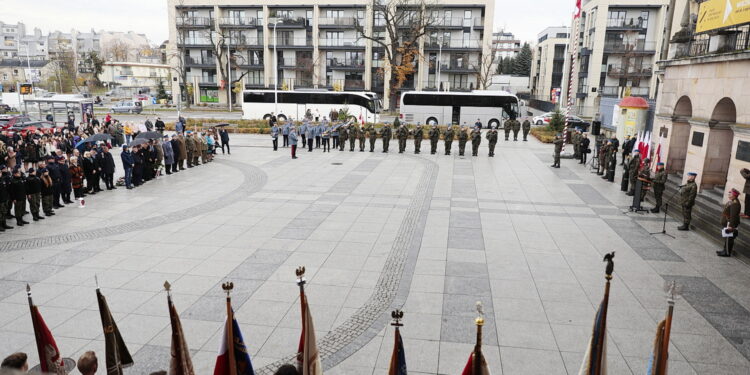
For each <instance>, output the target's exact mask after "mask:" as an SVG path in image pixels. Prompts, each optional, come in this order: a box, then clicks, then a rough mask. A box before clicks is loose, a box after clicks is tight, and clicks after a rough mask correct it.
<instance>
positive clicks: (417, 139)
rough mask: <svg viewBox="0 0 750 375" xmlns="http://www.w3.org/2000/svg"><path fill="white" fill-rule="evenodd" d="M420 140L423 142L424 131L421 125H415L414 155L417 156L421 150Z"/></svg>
mask: <svg viewBox="0 0 750 375" xmlns="http://www.w3.org/2000/svg"><path fill="white" fill-rule="evenodd" d="M422 140H424V130H422V125H420V124H419V123H417V128H416V129H414V153H415V154H418V153H419V151H420V150H421V149H422Z"/></svg>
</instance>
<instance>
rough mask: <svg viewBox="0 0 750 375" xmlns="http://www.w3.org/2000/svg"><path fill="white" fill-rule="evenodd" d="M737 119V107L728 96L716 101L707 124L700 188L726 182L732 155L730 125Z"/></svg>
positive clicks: (712, 186)
mask: <svg viewBox="0 0 750 375" xmlns="http://www.w3.org/2000/svg"><path fill="white" fill-rule="evenodd" d="M736 121H737V107H735V105H734V101H732V99H730V98H723V99H721V100H719V102H718V103H716V106H715V107H714V110H713V113H712V114H711V120H710V121H709V122H708V126H709V128H710V129H711V130H710V134H709V137H708V144H707V146H706V159H705V161H704V163H703V178H702V179H701V188H714V187H718V188H722V189H723V188H724V186H725V185H726V182H727V172H728V171H729V161H730V159H731V157H732V139H733V138H734V132H733V131H732V128H731V125H733V124H734V123H735V122H736Z"/></svg>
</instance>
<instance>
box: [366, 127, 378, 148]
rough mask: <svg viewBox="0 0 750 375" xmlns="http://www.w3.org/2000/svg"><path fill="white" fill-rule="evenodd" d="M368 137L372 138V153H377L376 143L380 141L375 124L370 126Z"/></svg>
mask: <svg viewBox="0 0 750 375" xmlns="http://www.w3.org/2000/svg"><path fill="white" fill-rule="evenodd" d="M367 136H368V137H370V152H375V141H376V140H377V139H378V132H377V131H376V130H375V125H374V124H370V126H369V127H368V128H367Z"/></svg>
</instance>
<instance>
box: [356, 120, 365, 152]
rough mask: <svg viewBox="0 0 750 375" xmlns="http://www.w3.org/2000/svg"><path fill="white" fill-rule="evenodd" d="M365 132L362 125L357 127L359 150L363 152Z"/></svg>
mask: <svg viewBox="0 0 750 375" xmlns="http://www.w3.org/2000/svg"><path fill="white" fill-rule="evenodd" d="M366 136H367V133H366V130H365V127H364V126H361V127H359V128H358V129H357V139H358V140H359V152H365V141H366V140H367V139H366V138H367V137H366Z"/></svg>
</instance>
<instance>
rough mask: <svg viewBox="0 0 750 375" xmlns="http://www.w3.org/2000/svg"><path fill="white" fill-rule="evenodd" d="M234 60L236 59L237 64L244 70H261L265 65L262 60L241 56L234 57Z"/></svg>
mask: <svg viewBox="0 0 750 375" xmlns="http://www.w3.org/2000/svg"><path fill="white" fill-rule="evenodd" d="M236 60H237V66H239V67H240V68H242V69H245V70H263V69H265V67H266V66H265V64H264V63H263V61H262V60H261V61H258V60H255V61H253V60H249V59H243V58H241V59H236Z"/></svg>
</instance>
